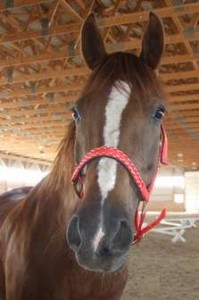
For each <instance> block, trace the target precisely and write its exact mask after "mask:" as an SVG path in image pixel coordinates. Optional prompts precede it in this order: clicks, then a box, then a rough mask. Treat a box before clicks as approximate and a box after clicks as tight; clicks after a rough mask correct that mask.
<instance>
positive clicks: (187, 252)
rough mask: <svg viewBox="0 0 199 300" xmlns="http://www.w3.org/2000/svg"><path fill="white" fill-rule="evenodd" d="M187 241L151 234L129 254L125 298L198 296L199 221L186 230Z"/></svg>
mask: <svg viewBox="0 0 199 300" xmlns="http://www.w3.org/2000/svg"><path fill="white" fill-rule="evenodd" d="M184 236H185V238H186V243H182V242H178V243H175V244H173V243H172V242H171V237H170V236H164V235H160V234H157V233H149V234H148V236H146V237H145V238H144V239H143V241H142V242H141V243H140V245H139V246H137V247H135V246H134V247H133V248H132V251H131V254H130V257H129V264H128V265H129V279H128V283H127V286H126V289H125V292H124V294H123V297H122V300H196V299H199V223H197V228H194V229H188V230H187V231H186V232H185V235H184Z"/></svg>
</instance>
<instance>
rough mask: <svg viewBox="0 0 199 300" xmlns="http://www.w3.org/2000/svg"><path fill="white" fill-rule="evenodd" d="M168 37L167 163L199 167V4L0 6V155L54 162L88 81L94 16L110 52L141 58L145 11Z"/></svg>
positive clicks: (129, 0)
mask: <svg viewBox="0 0 199 300" xmlns="http://www.w3.org/2000/svg"><path fill="white" fill-rule="evenodd" d="M151 10H153V11H154V12H155V13H156V14H157V15H158V16H160V17H161V18H162V20H163V23H164V28H165V32H166V38H165V43H166V45H165V53H164V57H163V59H162V65H161V68H160V75H161V78H162V80H163V81H164V82H165V85H166V89H167V91H168V93H169V110H168V115H167V121H166V128H167V132H168V136H169V153H170V155H169V156H170V163H171V165H175V166H177V167H183V166H184V167H185V168H187V169H197V168H199V1H197V0H196V1H189V0H173V1H172V0H159V1H157V0H154V1H140V0H135V1H133V0H95V1H94V0H49V1H47V0H0V151H1V152H2V153H9V154H15V155H20V156H25V157H31V158H37V159H40V160H48V161H51V160H53V158H54V156H55V153H56V149H57V146H58V144H59V142H60V140H61V138H62V137H63V135H64V133H65V130H66V127H67V124H68V122H69V120H70V118H71V116H70V111H69V108H70V107H71V103H72V102H73V101H74V100H75V99H76V98H77V97H78V95H79V93H80V91H81V89H82V87H83V86H84V84H85V81H86V79H87V78H88V75H89V70H88V68H87V67H86V66H85V64H84V62H83V61H82V59H81V57H80V49H79V47H80V45H79V38H80V27H81V24H82V22H83V20H84V19H85V18H86V16H87V15H88V14H89V13H90V12H91V11H94V12H95V14H96V16H97V22H98V24H99V26H100V28H101V30H102V34H103V37H104V41H105V42H106V48H107V50H108V52H112V51H118V50H125V51H133V52H134V53H136V54H138V53H139V50H140V41H141V36H142V34H143V30H144V27H145V25H146V22H147V19H148V12H149V11H151Z"/></svg>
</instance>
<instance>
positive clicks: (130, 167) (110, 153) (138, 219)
mask: <svg viewBox="0 0 199 300" xmlns="http://www.w3.org/2000/svg"><path fill="white" fill-rule="evenodd" d="M101 157H108V158H110V159H115V160H116V161H117V162H119V163H121V164H122V165H123V166H124V168H125V169H126V170H127V172H128V173H129V175H130V176H131V178H132V180H133V181H134V183H135V184H136V186H137V188H138V190H139V192H140V194H141V196H142V200H143V201H142V208H141V212H140V213H139V209H138V208H137V209H136V212H135V228H136V233H135V236H134V241H133V243H136V242H138V241H140V240H141V239H142V238H143V236H144V235H145V234H146V233H147V232H148V231H150V230H151V229H152V228H154V227H155V226H157V225H158V224H159V223H160V222H161V221H162V220H163V219H164V218H165V216H166V210H165V209H163V210H162V211H161V213H160V214H159V216H158V217H157V218H156V219H155V220H154V221H152V222H151V223H149V224H148V225H146V226H143V225H144V220H145V218H146V204H147V203H148V201H149V198H150V195H151V191H152V189H153V185H154V181H155V178H156V175H157V171H158V168H159V164H160V163H162V164H165V165H166V164H167V157H168V141H167V136H166V132H165V130H164V126H163V125H161V147H160V151H159V161H158V166H157V170H156V171H155V174H154V176H153V178H152V181H151V183H150V185H149V186H148V187H147V186H146V184H145V182H144V181H143V179H142V178H141V176H140V174H139V172H138V170H137V168H136V166H135V165H134V163H133V162H132V160H131V159H130V158H129V157H128V156H127V155H126V154H125V153H124V152H122V151H121V150H119V149H117V148H113V147H99V148H95V149H92V150H91V151H90V152H88V153H87V154H86V155H85V156H84V157H83V159H82V161H81V162H80V163H79V164H78V165H77V166H76V168H75V170H74V173H73V175H72V178H71V181H72V183H73V185H74V188H75V191H76V193H77V195H78V197H79V198H83V179H82V175H81V172H82V170H83V168H84V167H85V166H86V165H87V164H88V163H89V162H90V161H92V160H93V159H95V158H101Z"/></svg>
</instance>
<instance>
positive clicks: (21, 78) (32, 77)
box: [0, 60, 198, 86]
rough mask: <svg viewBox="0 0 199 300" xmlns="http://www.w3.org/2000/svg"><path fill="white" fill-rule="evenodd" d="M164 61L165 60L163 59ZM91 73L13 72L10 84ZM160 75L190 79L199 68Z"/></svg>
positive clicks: (5, 81)
mask: <svg viewBox="0 0 199 300" xmlns="http://www.w3.org/2000/svg"><path fill="white" fill-rule="evenodd" d="M163 62H164V60H163ZM90 73H91V71H90V70H89V69H88V68H87V67H84V66H83V67H74V68H68V69H66V70H59V71H57V70H48V71H46V70H45V71H41V72H38V73H33V74H25V75H24V74H20V75H15V73H14V74H13V79H12V82H11V83H9V86H10V85H13V84H15V83H19V82H25V81H40V80H47V79H53V78H63V77H69V76H88V75H89V74H90ZM160 77H161V79H162V80H163V81H165V82H166V81H168V80H175V79H176V80H178V79H188V78H195V77H198V70H191V71H180V72H171V73H161V72H160ZM6 84H8V78H7V77H3V76H2V78H0V85H6Z"/></svg>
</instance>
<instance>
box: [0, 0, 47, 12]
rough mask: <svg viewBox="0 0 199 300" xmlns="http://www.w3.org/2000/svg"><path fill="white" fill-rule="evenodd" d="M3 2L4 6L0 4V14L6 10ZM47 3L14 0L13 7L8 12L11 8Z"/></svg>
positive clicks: (37, 0) (43, 1) (38, 0)
mask: <svg viewBox="0 0 199 300" xmlns="http://www.w3.org/2000/svg"><path fill="white" fill-rule="evenodd" d="M3 1H4V0H3ZM5 2H6V1H4V4H3V3H0V12H3V11H6V10H8V8H7V7H6V4H5ZM48 2H49V0H14V1H13V7H12V8H9V10H10V9H13V8H19V7H27V6H35V5H39V4H42V3H48Z"/></svg>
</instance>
